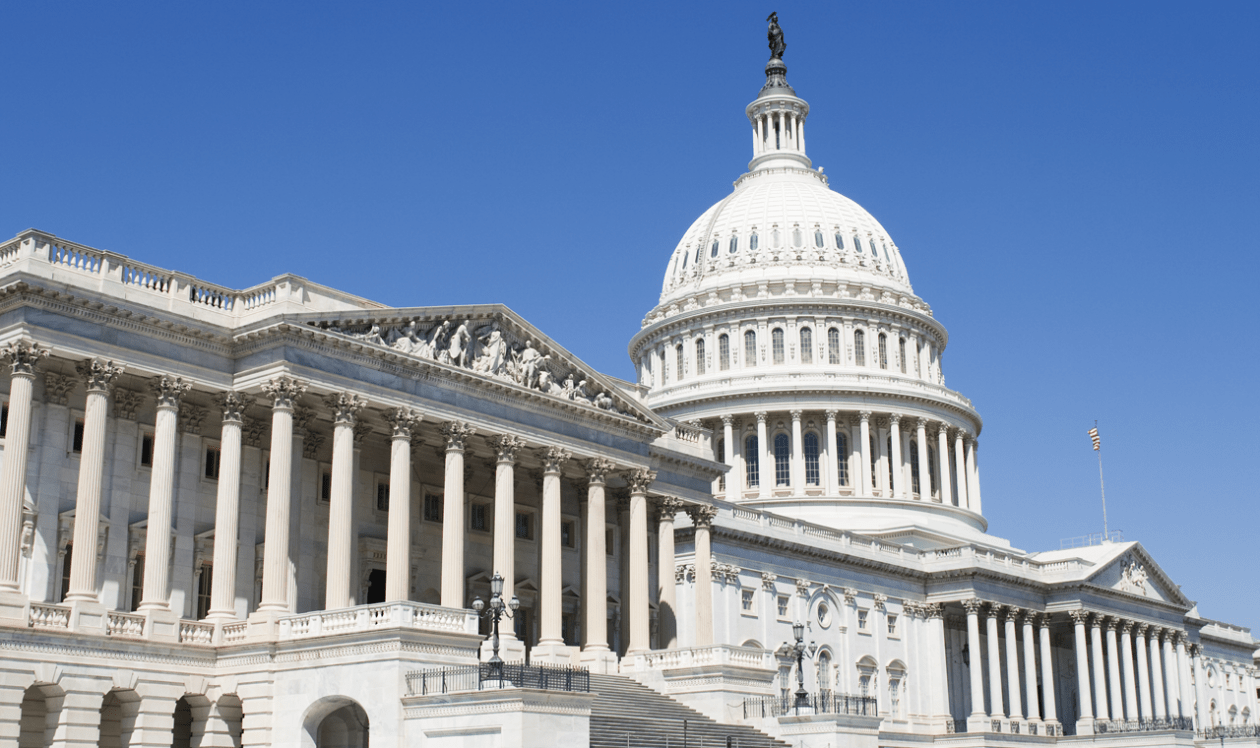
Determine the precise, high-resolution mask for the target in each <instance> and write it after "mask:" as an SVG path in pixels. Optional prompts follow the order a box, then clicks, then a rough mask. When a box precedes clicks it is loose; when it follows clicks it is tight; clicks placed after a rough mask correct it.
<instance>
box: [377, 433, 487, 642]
mask: <svg viewBox="0 0 1260 748" xmlns="http://www.w3.org/2000/svg"><path fill="white" fill-rule="evenodd" d="M385 418H386V420H387V421H388V422H389V425H390V428H391V432H392V433H391V434H390V440H389V524H388V527H387V528H386V531H385V532H386V535H385V602H390V603H392V602H399V601H403V600H409V599H410V598H411V437H412V433H413V432H414V431H415V428H416V426H417V425H418V424H419V422H420V415H419V414H417V413H415V412H414V411H412V410H410V409H408V408H395V409H394V410H392V411H390V412H389V413H388V414H387V415H386V416H385ZM510 584H511V580H509V581H508V583H507V584H505V586H504V589H505V590H507V589H510V587H508V585H510ZM507 599H509V600H510V599H512V597H511V594H510V593H509V594H508V595H507ZM508 628H509V629H510V628H511V627H510V626H509V627H508Z"/></svg>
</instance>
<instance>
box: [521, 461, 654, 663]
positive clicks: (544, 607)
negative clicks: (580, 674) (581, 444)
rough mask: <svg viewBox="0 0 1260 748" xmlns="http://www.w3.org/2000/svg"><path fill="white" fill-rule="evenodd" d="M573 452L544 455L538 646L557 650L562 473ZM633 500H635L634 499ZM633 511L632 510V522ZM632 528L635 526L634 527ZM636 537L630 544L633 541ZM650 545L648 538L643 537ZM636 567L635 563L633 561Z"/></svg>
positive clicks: (560, 642) (561, 643)
mask: <svg viewBox="0 0 1260 748" xmlns="http://www.w3.org/2000/svg"><path fill="white" fill-rule="evenodd" d="M572 456H573V455H572V453H571V452H569V450H567V449H563V448H561V447H547V449H546V450H545V451H544V452H543V453H542V463H543V485H542V521H541V525H542V527H541V528H540V532H539V542H540V543H541V545H542V548H541V550H542V563H541V564H540V565H539V572H538V576H539V577H540V580H539V598H541V605H540V606H539V607H540V608H541V610H540V611H539V612H540V613H541V615H540V620H539V627H538V633H539V636H538V646H539V647H540V648H547V647H551V648H555V647H563V646H564V607H563V601H562V600H561V596H560V593H561V588H562V587H561V586H562V584H563V578H562V574H563V569H562V564H561V545H560V524H561V522H560V471H561V469H563V468H564V463H566V462H568V461H569V458H570V457H572ZM632 500H633V499H632ZM633 514H634V509H633V506H632V507H631V522H632V523H633V521H634V520H633ZM631 527H633V524H632V525H631ZM633 540H634V539H633V536H632V537H631V542H633ZM643 544H644V545H645V546H646V545H647V536H646V535H645V536H644V538H643ZM631 563H632V564H633V561H631Z"/></svg>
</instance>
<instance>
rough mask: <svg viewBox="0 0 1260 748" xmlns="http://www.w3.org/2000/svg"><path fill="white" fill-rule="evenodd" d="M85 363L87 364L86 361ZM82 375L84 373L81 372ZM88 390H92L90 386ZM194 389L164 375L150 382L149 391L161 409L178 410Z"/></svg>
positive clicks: (179, 378) (179, 379) (176, 378)
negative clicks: (181, 401)
mask: <svg viewBox="0 0 1260 748" xmlns="http://www.w3.org/2000/svg"><path fill="white" fill-rule="evenodd" d="M84 363H87V362H86V361H85V362H84ZM80 373H82V371H80ZM88 389H89V390H90V389H92V387H91V386H90V385H89V386H88ZM190 389H192V385H191V384H189V383H188V382H185V381H184V378H183V377H171V376H167V375H165V374H163V375H162V376H160V377H157V378H155V379H150V380H149V391H150V392H152V393H153V396H154V397H155V398H157V406H158V407H159V408H178V407H179V401H180V400H182V399H183V397H184V394H185V393H187V392H188V390H190Z"/></svg>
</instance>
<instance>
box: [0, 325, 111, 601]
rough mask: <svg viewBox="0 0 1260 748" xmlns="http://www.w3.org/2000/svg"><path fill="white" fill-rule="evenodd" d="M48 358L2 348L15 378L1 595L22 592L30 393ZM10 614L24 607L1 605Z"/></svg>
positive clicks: (3, 476)
mask: <svg viewBox="0 0 1260 748" xmlns="http://www.w3.org/2000/svg"><path fill="white" fill-rule="evenodd" d="M47 357H48V351H47V349H44V348H41V347H40V346H39V344H38V343H27V342H23V341H18V342H16V343H10V344H8V345H7V346H4V347H3V348H0V359H2V360H4V361H5V362H6V363H8V364H9V371H10V373H11V374H12V375H13V379H12V381H11V382H10V384H9V423H8V431H7V432H6V436H5V445H4V466H3V467H0V596H2V595H4V594H5V593H10V594H17V593H19V592H20V591H21V585H20V584H19V583H18V553H19V548H20V546H21V538H20V535H21V532H22V501H23V499H24V498H25V495H26V462H27V458H28V457H29V456H30V449H31V448H30V445H31V393H32V392H33V391H34V385H35V365H36V364H37V363H39V360H40V359H42V358H47ZM92 544H93V546H95V545H96V541H95V540H93V542H92ZM92 555H93V556H95V555H96V554H92ZM15 602H16V601H15ZM11 612H14V613H16V614H17V615H21V608H20V607H18V608H17V609H16V610H11V609H10V606H9V605H8V604H6V603H4V602H0V617H5V618H8V617H10V615H9V614H10V613H11Z"/></svg>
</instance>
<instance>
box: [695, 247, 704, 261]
mask: <svg viewBox="0 0 1260 748" xmlns="http://www.w3.org/2000/svg"><path fill="white" fill-rule="evenodd" d="M703 251H704V245H703V244H697V245H696V259H695V262H696V264H697V265H699V264H700V253H701V252H703Z"/></svg>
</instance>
